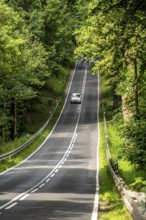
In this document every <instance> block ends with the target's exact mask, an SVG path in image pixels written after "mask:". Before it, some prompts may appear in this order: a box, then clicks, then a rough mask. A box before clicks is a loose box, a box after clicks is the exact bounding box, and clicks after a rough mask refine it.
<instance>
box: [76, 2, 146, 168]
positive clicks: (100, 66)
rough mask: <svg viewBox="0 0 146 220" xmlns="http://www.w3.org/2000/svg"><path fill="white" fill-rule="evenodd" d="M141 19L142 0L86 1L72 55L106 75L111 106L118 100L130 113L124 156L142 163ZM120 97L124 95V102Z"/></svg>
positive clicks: (145, 45) (144, 16)
mask: <svg viewBox="0 0 146 220" xmlns="http://www.w3.org/2000/svg"><path fill="white" fill-rule="evenodd" d="M145 23H146V10H145V3H144V2H141V4H139V1H138V0H136V1H133V0H132V1H124V2H123V1H107V0H105V1H95V0H92V1H90V3H88V10H87V11H86V20H85V22H84V23H82V25H81V27H80V28H79V29H78V30H76V32H75V35H76V39H77V44H78V47H77V49H76V50H75V54H76V56H81V57H84V58H86V59H90V61H91V62H92V71H93V73H94V74H97V73H99V72H100V74H102V75H103V76H106V78H108V79H109V83H110V86H111V88H112V93H113V107H114V108H115V106H116V103H117V106H118V107H119V105H121V104H122V106H121V107H123V108H122V109H124V108H126V110H127V109H128V111H129V112H130V113H131V115H132V117H133V120H131V121H130V123H129V127H127V126H126V127H127V128H126V133H125V135H126V136H125V139H128V140H126V141H127V143H130V146H129V147H128V150H127V155H128V154H129V156H128V158H129V159H130V160H131V162H134V163H136V164H140V163H142V164H144V162H145V158H146V155H145V153H144V151H145V149H146V148H145V144H142V143H144V142H145V132H144V129H145V125H143V122H142V121H143V120H145V116H146V114H145V109H146V106H145V99H146V92H145V79H146V61H145V55H146V42H145V37H146V33H145V31H144V30H145ZM120 97H126V101H125V103H124V102H123V103H122V102H121V100H124V99H120ZM117 98H118V99H117ZM117 100H119V101H118V102H117ZM114 108H113V110H115V109H114ZM123 114H125V112H124V110H123ZM137 119H140V121H137ZM140 124H141V125H140ZM130 126H131V127H130ZM134 135H135V136H134ZM142 145H143V146H142ZM134 155H135V156H134Z"/></svg>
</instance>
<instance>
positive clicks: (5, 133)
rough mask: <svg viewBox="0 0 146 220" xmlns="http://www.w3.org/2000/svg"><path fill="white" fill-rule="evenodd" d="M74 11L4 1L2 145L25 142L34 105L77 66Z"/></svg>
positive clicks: (50, 1) (59, 4)
mask: <svg viewBox="0 0 146 220" xmlns="http://www.w3.org/2000/svg"><path fill="white" fill-rule="evenodd" d="M72 10H73V6H72V4H71V3H69V2H68V1H60V0H56V1H54V0H46V1H45V0H21V1H16V0H3V1H2V0H1V1H0V100H1V102H0V113H1V119H0V143H1V144H3V143H5V142H7V141H9V140H12V139H15V138H16V137H19V136H21V134H22V133H23V132H24V131H25V124H26V122H27V120H28V118H29V122H31V120H30V117H27V115H28V114H29V112H31V103H32V102H34V100H39V101H40V100H41V99H42V98H43V97H42V95H41V91H42V89H45V88H47V89H48V91H50V93H51V92H52V90H54V89H55V82H56V81H57V78H59V77H61V74H62V72H63V68H69V67H71V65H72V63H73V62H74V58H73V51H74V47H75V37H74V36H73V32H74V29H75V26H76V22H75V16H74V13H75V8H74V10H73V11H74V13H72ZM49 95H50V94H48V96H49ZM50 96H51V95H50Z"/></svg>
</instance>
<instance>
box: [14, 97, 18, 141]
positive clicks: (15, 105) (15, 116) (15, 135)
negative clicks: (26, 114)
mask: <svg viewBox="0 0 146 220" xmlns="http://www.w3.org/2000/svg"><path fill="white" fill-rule="evenodd" d="M16 137H17V104H16V100H14V138H16Z"/></svg>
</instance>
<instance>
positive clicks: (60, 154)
mask: <svg viewBox="0 0 146 220" xmlns="http://www.w3.org/2000/svg"><path fill="white" fill-rule="evenodd" d="M72 92H80V93H81V94H82V95H83V102H82V104H81V105H78V104H70V100H69V97H70V94H71V93H72ZM97 103H98V79H97V76H93V75H91V73H90V70H89V68H88V66H87V64H84V63H77V65H76V67H75V70H74V75H73V79H72V83H71V86H70V89H69V93H68V96H67V99H66V102H65V105H64V108H63V111H62V113H61V115H60V117H59V120H58V122H57V124H56V126H55V127H54V129H53V131H52V132H51V134H50V135H49V136H48V138H47V139H46V140H45V142H44V143H43V144H42V145H41V147H40V148H39V149H38V150H37V151H36V152H35V153H34V154H33V155H31V156H30V157H29V158H28V159H27V160H25V161H24V162H23V163H21V164H20V165H18V166H16V167H14V168H12V169H10V170H8V171H7V172H4V173H3V174H1V175H0V219H1V220H11V219H14V220H20V219H21V220H32V219H35V220H60V219H61V220H67V219H68V220H91V219H92V220H95V219H93V218H94V217H93V216H94V215H93V207H94V200H95V195H96V188H97V182H98V181H97V179H96V177H97V160H98V153H97V151H98V150H97V145H98V138H99V137H98V125H97V122H98V118H97V108H98V106H97ZM95 211H96V209H95V210H94V212H95ZM94 214H95V213H94ZM95 216H97V215H95Z"/></svg>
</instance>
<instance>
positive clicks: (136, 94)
mask: <svg viewBox="0 0 146 220" xmlns="http://www.w3.org/2000/svg"><path fill="white" fill-rule="evenodd" d="M134 94H135V113H136V116H137V117H139V113H140V112H139V99H138V71H137V59H136V58H135V59H134Z"/></svg>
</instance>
